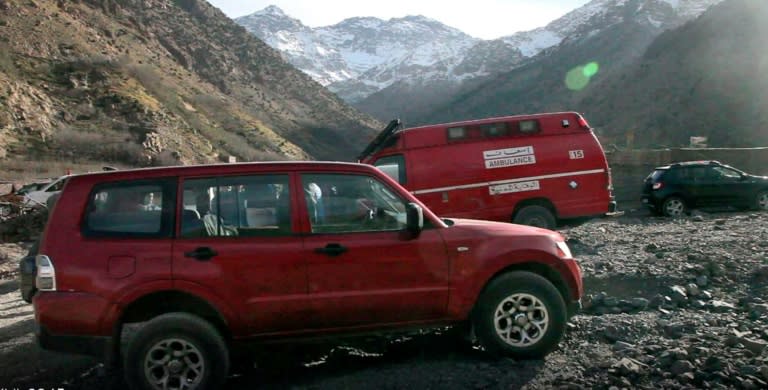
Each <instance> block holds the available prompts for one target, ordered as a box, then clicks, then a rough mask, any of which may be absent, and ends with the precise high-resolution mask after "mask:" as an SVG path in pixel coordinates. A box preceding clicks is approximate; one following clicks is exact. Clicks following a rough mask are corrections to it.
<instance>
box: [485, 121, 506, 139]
mask: <svg viewBox="0 0 768 390" xmlns="http://www.w3.org/2000/svg"><path fill="white" fill-rule="evenodd" d="M480 129H481V130H482V131H483V136H485V137H488V138H493V137H502V136H505V135H509V129H507V124H506V123H504V122H499V123H490V124H487V125H482V126H480Z"/></svg>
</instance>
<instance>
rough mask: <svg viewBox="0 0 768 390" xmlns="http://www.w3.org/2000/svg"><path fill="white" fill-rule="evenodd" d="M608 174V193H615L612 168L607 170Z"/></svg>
mask: <svg viewBox="0 0 768 390" xmlns="http://www.w3.org/2000/svg"><path fill="white" fill-rule="evenodd" d="M606 172H607V173H608V191H613V175H611V168H608V170H606Z"/></svg>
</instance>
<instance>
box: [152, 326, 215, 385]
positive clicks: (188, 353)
mask: <svg viewBox="0 0 768 390" xmlns="http://www.w3.org/2000/svg"><path fill="white" fill-rule="evenodd" d="M204 374H205V360H204V359H203V354H202V353H200V350H199V349H198V348H197V347H196V346H195V345H194V344H192V343H190V342H189V341H187V340H183V339H178V338H173V339H163V340H161V341H158V342H157V343H155V345H153V346H152V348H150V349H149V351H147V354H146V356H145V358H144V376H145V377H146V379H147V381H148V382H149V384H150V385H151V386H152V388H154V389H157V390H186V389H189V390H191V389H196V388H198V386H199V385H200V381H201V380H202V379H203V375H204Z"/></svg>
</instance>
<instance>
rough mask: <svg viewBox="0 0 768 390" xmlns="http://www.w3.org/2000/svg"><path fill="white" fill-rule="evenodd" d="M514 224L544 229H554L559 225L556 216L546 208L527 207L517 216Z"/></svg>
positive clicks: (513, 220)
mask: <svg viewBox="0 0 768 390" xmlns="http://www.w3.org/2000/svg"><path fill="white" fill-rule="evenodd" d="M512 222H514V223H517V224H520V225H528V226H536V227H540V228H544V229H554V228H555V227H556V225H557V222H556V220H555V216H554V215H552V212H551V211H549V209H547V208H546V207H544V206H525V207H523V208H522V209H520V211H518V212H517V214H515V218H513V219H512Z"/></svg>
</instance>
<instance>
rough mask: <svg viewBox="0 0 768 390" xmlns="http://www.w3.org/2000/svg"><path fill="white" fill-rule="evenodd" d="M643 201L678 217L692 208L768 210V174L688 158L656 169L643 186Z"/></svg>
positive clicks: (716, 162)
mask: <svg viewBox="0 0 768 390" xmlns="http://www.w3.org/2000/svg"><path fill="white" fill-rule="evenodd" d="M642 199H643V204H645V205H647V206H648V207H650V208H651V209H652V210H653V211H655V212H656V213H658V214H662V215H666V216H670V217H675V216H680V215H683V214H685V213H686V212H687V211H688V210H689V209H690V208H700V207H713V208H719V207H735V208H738V209H742V210H746V209H758V210H768V177H765V176H755V175H750V174H747V173H744V172H742V171H740V170H738V169H736V168H733V167H731V166H728V165H725V164H721V163H719V162H718V161H687V162H680V163H675V164H671V165H667V166H663V167H658V168H656V169H655V170H654V171H653V173H651V174H650V175H648V177H647V178H646V179H645V185H644V186H643V197H642Z"/></svg>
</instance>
